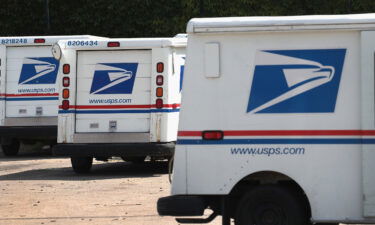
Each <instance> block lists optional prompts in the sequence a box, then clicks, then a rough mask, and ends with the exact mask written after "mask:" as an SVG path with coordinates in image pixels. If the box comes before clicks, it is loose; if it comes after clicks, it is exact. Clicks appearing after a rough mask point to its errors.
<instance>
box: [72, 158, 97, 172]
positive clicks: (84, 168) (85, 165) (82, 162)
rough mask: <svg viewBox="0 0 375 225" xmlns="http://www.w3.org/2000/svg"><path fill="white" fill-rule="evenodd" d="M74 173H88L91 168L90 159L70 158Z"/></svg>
mask: <svg viewBox="0 0 375 225" xmlns="http://www.w3.org/2000/svg"><path fill="white" fill-rule="evenodd" d="M70 161H71V163H72V167H73V170H74V172H76V173H88V172H89V171H90V169H91V166H92V157H71V158H70Z"/></svg>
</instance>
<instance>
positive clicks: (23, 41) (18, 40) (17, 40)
mask: <svg viewBox="0 0 375 225" xmlns="http://www.w3.org/2000/svg"><path fill="white" fill-rule="evenodd" d="M26 43H27V39H26V38H9V39H1V44H2V45H6V44H26Z"/></svg>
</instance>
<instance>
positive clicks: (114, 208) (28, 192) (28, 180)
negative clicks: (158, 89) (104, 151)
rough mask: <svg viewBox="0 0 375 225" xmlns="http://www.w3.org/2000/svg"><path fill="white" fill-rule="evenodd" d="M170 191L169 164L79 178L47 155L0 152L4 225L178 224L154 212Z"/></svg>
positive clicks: (105, 169) (101, 168)
mask: <svg viewBox="0 0 375 225" xmlns="http://www.w3.org/2000/svg"><path fill="white" fill-rule="evenodd" d="M169 192H170V184H169V182H168V164H167V162H157V163H151V162H146V163H144V164H131V163H126V162H123V161H122V160H121V159H114V160H111V161H110V162H107V163H103V162H98V161H96V162H95V164H94V166H93V170H92V172H91V173H90V174H88V175H77V174H75V173H74V172H73V171H72V169H71V165H70V160H69V159H66V158H54V157H52V156H51V155H50V154H48V153H46V151H41V150H39V151H31V152H30V151H27V152H26V151H23V152H22V151H21V152H20V154H19V155H18V156H16V157H4V156H3V155H2V153H0V224H1V225H18V224H22V225H23V224H27V225H31V224H33V225H34V224H54V225H66V224H74V225H84V224H90V225H96V224H98V225H104V224H129V225H130V224H131V225H139V224H160V225H162V224H163V225H169V224H178V223H177V222H176V221H175V220H174V219H173V218H172V217H160V216H158V214H157V211H156V201H157V199H158V198H159V197H162V196H167V195H169ZM212 224H214V225H217V224H220V219H219V218H217V219H216V220H215V221H214V222H213V223H212Z"/></svg>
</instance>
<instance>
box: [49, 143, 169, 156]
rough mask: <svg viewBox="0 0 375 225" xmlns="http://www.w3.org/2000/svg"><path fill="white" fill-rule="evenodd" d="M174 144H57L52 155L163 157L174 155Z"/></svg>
mask: <svg viewBox="0 0 375 225" xmlns="http://www.w3.org/2000/svg"><path fill="white" fill-rule="evenodd" d="M174 148H175V142H167V143H94V144H86V143H84V144H58V145H56V146H54V148H53V150H52V151H53V154H54V155H58V156H75V157H87V156H91V157H111V156H164V157H169V156H172V155H173V153H174Z"/></svg>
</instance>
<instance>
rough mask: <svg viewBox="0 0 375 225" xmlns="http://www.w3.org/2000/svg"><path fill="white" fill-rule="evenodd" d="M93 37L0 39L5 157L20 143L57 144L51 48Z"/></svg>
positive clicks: (54, 62)
mask: <svg viewBox="0 0 375 225" xmlns="http://www.w3.org/2000/svg"><path fill="white" fill-rule="evenodd" d="M71 38H82V39H90V38H92V36H88V35H86V36H39V37H0V137H1V147H2V150H3V153H4V155H6V156H10V155H17V153H18V151H19V147H20V143H21V142H25V143H33V142H35V141H42V142H44V143H45V144H53V143H56V136H57V103H58V95H59V94H58V91H57V88H58V86H57V80H58V79H57V71H58V68H59V62H58V61H57V60H56V59H54V58H53V57H52V53H51V46H52V45H53V44H54V43H56V42H57V41H58V40H62V39H71Z"/></svg>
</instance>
